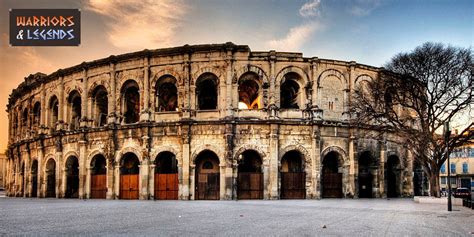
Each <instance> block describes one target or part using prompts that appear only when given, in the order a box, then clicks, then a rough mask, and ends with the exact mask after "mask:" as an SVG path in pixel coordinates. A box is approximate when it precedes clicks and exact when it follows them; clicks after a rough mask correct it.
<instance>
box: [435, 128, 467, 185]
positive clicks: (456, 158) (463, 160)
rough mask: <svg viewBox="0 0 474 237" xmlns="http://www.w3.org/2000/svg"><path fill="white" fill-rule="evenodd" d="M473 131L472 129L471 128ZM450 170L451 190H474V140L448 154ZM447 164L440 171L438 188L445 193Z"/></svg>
mask: <svg viewBox="0 0 474 237" xmlns="http://www.w3.org/2000/svg"><path fill="white" fill-rule="evenodd" d="M471 129H474V128H471ZM450 158H451V160H450V169H451V178H450V180H451V189H452V190H456V188H461V187H462V188H469V189H471V190H473V188H474V139H471V140H470V141H469V143H468V144H466V145H464V146H461V147H456V148H454V149H452V150H451V152H450ZM447 168H448V167H447V164H446V163H444V164H443V165H442V166H441V170H440V176H439V177H440V186H441V190H443V191H445V190H447V187H448V170H447Z"/></svg>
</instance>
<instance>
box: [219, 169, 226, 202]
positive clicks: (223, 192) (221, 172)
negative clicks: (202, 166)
mask: <svg viewBox="0 0 474 237" xmlns="http://www.w3.org/2000/svg"><path fill="white" fill-rule="evenodd" d="M225 170H226V164H219V176H220V177H219V179H220V185H219V188H220V190H219V194H220V195H219V196H220V197H219V198H220V200H227V198H226V189H227V188H226V173H225Z"/></svg>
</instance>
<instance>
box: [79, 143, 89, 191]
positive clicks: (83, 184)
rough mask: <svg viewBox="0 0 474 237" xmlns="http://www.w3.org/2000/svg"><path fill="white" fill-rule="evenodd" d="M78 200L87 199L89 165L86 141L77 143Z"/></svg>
mask: <svg viewBox="0 0 474 237" xmlns="http://www.w3.org/2000/svg"><path fill="white" fill-rule="evenodd" d="M78 158H79V198H81V199H82V198H87V197H86V193H87V190H88V189H87V175H88V172H87V170H88V169H89V168H90V164H87V141H86V140H85V139H83V140H81V141H79V157H78Z"/></svg>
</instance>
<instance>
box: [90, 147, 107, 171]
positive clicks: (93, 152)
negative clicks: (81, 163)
mask: <svg viewBox="0 0 474 237" xmlns="http://www.w3.org/2000/svg"><path fill="white" fill-rule="evenodd" d="M96 155H103V156H104V157H105V161H106V162H107V163H108V162H109V161H108V159H107V156H106V155H105V153H104V152H103V151H102V150H101V149H94V150H92V151H91V152H89V155H88V156H87V159H86V167H90V166H91V162H92V159H94V157H95V156H96Z"/></svg>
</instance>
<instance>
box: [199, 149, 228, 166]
mask: <svg viewBox="0 0 474 237" xmlns="http://www.w3.org/2000/svg"><path fill="white" fill-rule="evenodd" d="M205 150H209V151H212V152H214V153H215V154H216V155H217V157H218V158H219V165H220V166H223V165H225V164H226V162H225V157H224V151H223V150H222V149H219V148H217V147H216V146H214V145H210V144H205V145H201V146H198V147H196V149H194V152H193V154H192V155H191V160H192V164H193V165H196V158H197V157H198V155H199V154H200V153H201V152H203V151H205Z"/></svg>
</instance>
